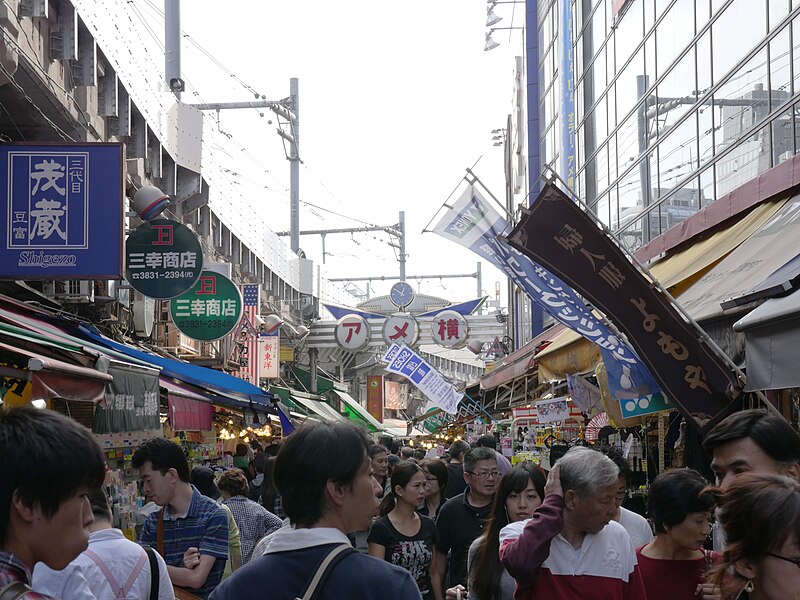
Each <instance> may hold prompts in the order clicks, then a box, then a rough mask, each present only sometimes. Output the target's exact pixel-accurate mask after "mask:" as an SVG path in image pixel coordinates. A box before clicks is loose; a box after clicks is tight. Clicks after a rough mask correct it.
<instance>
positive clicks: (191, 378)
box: [79, 325, 272, 409]
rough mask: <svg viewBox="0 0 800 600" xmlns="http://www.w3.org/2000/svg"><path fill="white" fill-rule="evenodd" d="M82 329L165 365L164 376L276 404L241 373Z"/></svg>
mask: <svg viewBox="0 0 800 600" xmlns="http://www.w3.org/2000/svg"><path fill="white" fill-rule="evenodd" d="M79 329H80V331H81V333H83V334H84V335H86V336H87V337H89V338H90V339H92V340H94V341H95V342H98V343H100V344H102V345H103V346H105V347H107V348H110V349H112V350H116V351H117V352H120V353H122V354H125V355H126V356H130V357H131V358H135V359H137V360H141V361H144V362H147V363H150V364H152V365H155V366H157V367H161V374H162V376H163V375H166V376H168V377H172V378H174V379H177V380H179V381H185V382H187V383H191V384H192V385H196V386H198V387H201V388H206V389H209V390H212V391H216V392H219V393H220V394H224V395H231V394H233V395H235V396H240V397H241V398H242V401H244V402H252V403H253V404H260V405H262V406H266V407H269V408H270V409H271V408H272V403H271V402H270V400H271V399H272V394H270V393H268V392H265V391H264V390H262V389H261V388H259V387H256V386H255V385H253V384H252V383H249V382H247V381H245V380H244V379H239V378H238V377H234V376H233V375H228V374H227V373H223V372H221V371H215V370H213V369H209V368H206V367H200V366H197V365H192V364H189V363H185V362H181V361H178V360H173V359H171V358H165V357H163V356H158V355H156V354H149V353H147V352H143V351H141V350H137V349H135V348H131V347H130V346H126V345H124V344H120V343H118V342H115V341H114V340H111V339H109V338H107V337H105V336H103V335H102V334H101V333H100V332H99V331H98V330H97V329H95V328H94V327H91V326H88V325H81V326H80V327H79Z"/></svg>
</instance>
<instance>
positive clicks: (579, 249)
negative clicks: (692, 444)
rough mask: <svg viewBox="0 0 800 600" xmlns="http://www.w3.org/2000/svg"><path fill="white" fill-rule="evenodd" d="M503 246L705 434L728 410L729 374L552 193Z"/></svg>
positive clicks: (589, 224) (546, 192) (610, 246)
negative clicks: (564, 289)
mask: <svg viewBox="0 0 800 600" xmlns="http://www.w3.org/2000/svg"><path fill="white" fill-rule="evenodd" d="M508 241H509V243H510V245H511V246H513V247H514V248H516V249H517V250H519V251H520V252H522V253H523V254H525V255H526V256H528V257H529V258H531V259H532V260H534V261H536V262H538V263H540V264H541V265H542V266H544V267H545V268H547V269H549V270H550V271H551V272H553V273H554V274H555V275H557V276H558V277H560V278H561V279H563V280H564V281H565V282H567V283H569V285H571V286H572V287H573V288H575V290H576V291H578V292H579V293H580V294H582V295H583V296H584V297H586V298H587V299H588V300H589V301H590V302H591V303H592V304H594V306H595V307H596V308H598V309H599V310H602V311H603V312H604V313H605V314H606V315H607V316H608V318H609V319H610V320H611V321H612V322H613V323H614V324H615V325H616V326H617V327H618V328H619V329H620V331H622V332H623V333H625V334H626V335H627V337H628V341H629V342H630V344H631V346H633V348H634V349H635V350H636V352H637V353H638V354H639V357H640V358H641V359H642V361H643V362H644V363H645V364H646V365H647V366H648V368H649V369H650V372H651V373H652V375H653V377H654V378H655V380H656V381H657V382H658V384H659V386H661V389H662V391H663V392H664V394H665V395H666V396H667V397H668V398H669V399H670V400H671V401H672V402H673V403H674V404H675V406H677V407H678V409H679V410H680V411H681V413H682V414H683V415H684V416H685V417H687V418H689V419H690V420H692V421H694V422H695V423H696V424H697V425H698V426H701V427H709V426H711V425H713V424H714V423H716V422H717V421H718V420H720V419H722V418H723V417H724V416H725V415H726V414H727V413H728V412H729V411H730V410H732V408H733V406H732V404H733V403H732V401H731V397H732V396H731V394H732V393H733V392H734V390H735V389H737V388H735V387H734V386H736V379H735V377H734V375H733V373H732V372H731V371H730V370H729V369H728V367H727V366H726V365H725V363H724V362H723V361H722V359H721V358H719V357H718V356H717V355H716V354H715V353H714V351H713V350H712V349H711V348H709V347H708V346H707V345H706V344H704V343H703V342H702V341H701V340H700V335H699V332H697V331H696V330H695V329H694V328H693V327H692V326H691V325H690V324H689V323H687V322H686V321H685V320H684V319H683V317H682V316H681V315H680V313H679V312H678V311H677V310H676V308H675V307H674V306H673V305H672V303H671V302H670V301H669V300H668V299H667V298H666V297H665V296H664V295H663V294H661V293H660V292H659V291H658V290H656V289H655V288H653V287H652V286H651V285H650V282H649V281H648V280H647V279H645V277H644V276H643V275H642V274H641V273H640V272H639V270H638V269H637V268H636V266H635V265H633V264H632V263H631V262H630V260H629V259H628V258H627V257H626V256H625V255H624V254H623V253H622V251H621V250H620V249H619V248H618V247H617V245H616V244H615V243H614V240H613V239H612V238H611V237H610V236H608V235H607V234H606V233H604V232H603V231H602V229H600V228H599V227H598V226H597V225H596V224H595V223H594V221H593V220H592V219H591V218H590V217H589V215H587V214H586V213H585V212H584V211H583V210H582V209H581V208H580V207H579V206H578V205H577V204H575V203H574V202H573V201H572V200H570V199H569V198H568V197H567V195H566V194H564V192H562V191H561V190H560V189H559V188H557V187H556V186H554V185H553V184H547V185H545V187H544V189H543V190H542V192H541V193H540V194H539V197H538V198H537V199H536V201H535V202H534V203H533V205H532V206H531V208H530V212H529V213H528V214H527V215H525V217H523V219H522V220H521V221H520V222H519V224H518V225H517V226H516V227H515V228H514V230H513V231H512V232H511V234H510V235H509V237H508ZM709 419H710V421H709Z"/></svg>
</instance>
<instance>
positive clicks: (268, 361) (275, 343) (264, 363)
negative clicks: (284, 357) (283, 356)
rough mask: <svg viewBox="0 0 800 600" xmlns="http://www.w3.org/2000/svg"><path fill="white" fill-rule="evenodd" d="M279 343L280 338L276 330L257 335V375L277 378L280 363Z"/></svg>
mask: <svg viewBox="0 0 800 600" xmlns="http://www.w3.org/2000/svg"><path fill="white" fill-rule="evenodd" d="M280 343H281V338H280V335H279V334H278V332H275V333H269V334H262V335H261V336H259V338H258V349H259V356H260V360H259V363H260V364H259V373H258V374H259V377H263V378H266V379H277V377H278V375H279V374H280V373H279V370H280V365H281V361H280Z"/></svg>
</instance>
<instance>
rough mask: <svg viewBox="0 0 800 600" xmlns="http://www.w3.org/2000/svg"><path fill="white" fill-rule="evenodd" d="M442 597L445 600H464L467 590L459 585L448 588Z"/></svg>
mask: <svg viewBox="0 0 800 600" xmlns="http://www.w3.org/2000/svg"><path fill="white" fill-rule="evenodd" d="M444 597H445V600H466V597H467V588H465V587H464V586H463V585H461V584H460V583H459V584H458V585H457V586H455V587H451V588H448V589H447V591H446V592H445V593H444Z"/></svg>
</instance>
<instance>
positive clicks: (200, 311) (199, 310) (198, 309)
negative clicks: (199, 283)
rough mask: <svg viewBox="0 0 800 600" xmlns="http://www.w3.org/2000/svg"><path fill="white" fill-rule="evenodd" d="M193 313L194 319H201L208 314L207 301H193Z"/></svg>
mask: <svg viewBox="0 0 800 600" xmlns="http://www.w3.org/2000/svg"><path fill="white" fill-rule="evenodd" d="M191 307H192V308H191V313H192V316H193V317H199V316H202V315H204V314H206V301H205V300H192V301H191Z"/></svg>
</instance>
